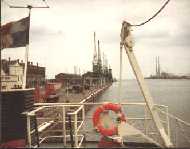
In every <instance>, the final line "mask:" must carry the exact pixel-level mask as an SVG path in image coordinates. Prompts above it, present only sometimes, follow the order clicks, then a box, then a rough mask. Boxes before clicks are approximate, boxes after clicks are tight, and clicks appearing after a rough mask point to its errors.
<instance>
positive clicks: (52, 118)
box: [25, 102, 170, 148]
mask: <svg viewBox="0 0 190 149" xmlns="http://www.w3.org/2000/svg"><path fill="white" fill-rule="evenodd" d="M102 104H104V103H86V102H85V103H84V102H81V103H37V104H35V106H36V108H37V109H35V110H33V111H30V112H27V113H25V114H26V116H27V138H28V146H29V147H36V145H34V144H32V133H34V130H31V128H30V118H31V116H34V115H36V116H37V121H38V133H39V137H40V140H39V144H42V143H43V142H44V141H46V140H47V139H50V138H62V142H63V146H64V147H66V146H68V144H67V143H68V141H69V140H70V142H71V143H72V140H71V134H68V131H70V130H71V129H73V131H74V132H73V133H72V137H73V143H74V146H73V147H77V148H79V147H81V145H82V143H83V140H84V139H85V138H84V134H80V130H81V128H82V127H83V126H84V124H85V107H86V106H92V105H102ZM120 104H121V105H123V107H124V106H142V107H145V105H146V104H145V103H144V102H133V103H132V102H131V103H129V102H125V103H124V102H123V103H120ZM155 107H156V108H158V107H159V109H161V108H164V109H165V111H166V112H168V107H167V106H164V105H155ZM73 108H74V110H73V111H72V112H71V111H70V110H71V109H73ZM46 109H48V111H49V113H50V114H49V115H48V112H47V111H46ZM144 109H146V108H144ZM52 110H54V111H53V112H52ZM42 111H46V112H44V113H45V114H47V115H48V117H46V116H45V115H44V116H43V117H38V113H39V112H42ZM144 113H145V115H144V117H129V116H128V118H127V119H128V120H133V121H138V120H141V121H142V120H143V121H144V124H145V125H144V126H145V127H144V132H145V134H147V136H148V135H149V134H151V135H158V133H152V132H149V131H148V125H146V124H147V123H148V121H149V120H151V118H150V116H148V115H146V112H144ZM68 116H70V117H71V124H72V126H73V128H68V127H67V125H68V124H69V121H68V120H67V119H66V118H67V117H68ZM163 123H164V124H165V125H166V128H167V133H168V134H170V127H169V121H168V118H167V117H166V118H165V121H163ZM60 124H61V125H62V128H61V129H58V130H56V129H54V128H51V127H50V126H55V125H59V126H60ZM43 132H47V133H48V132H51V133H55V132H59V134H58V135H57V134H56V135H52V134H51V133H49V134H48V135H45V136H44V134H43ZM68 138H70V139H68Z"/></svg>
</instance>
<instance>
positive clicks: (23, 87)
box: [9, 3, 49, 89]
mask: <svg viewBox="0 0 190 149" xmlns="http://www.w3.org/2000/svg"><path fill="white" fill-rule="evenodd" d="M46 5H47V3H46ZM9 7H10V8H28V9H29V26H28V27H29V29H28V32H27V41H28V43H27V45H26V51H25V64H24V74H23V83H22V89H25V88H26V87H27V85H26V83H27V68H28V55H29V39H30V38H29V35H30V14H31V9H32V8H49V6H48V5H47V6H45V7H33V6H31V5H27V6H26V7H23V6H11V5H10V6H9Z"/></svg>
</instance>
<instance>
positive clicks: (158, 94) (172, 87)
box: [87, 79, 190, 147]
mask: <svg viewBox="0 0 190 149" xmlns="http://www.w3.org/2000/svg"><path fill="white" fill-rule="evenodd" d="M146 82H147V84H148V87H149V89H150V92H151V95H152V97H153V99H154V103H155V104H161V105H167V106H168V107H169V113H171V114H173V115H175V116H177V117H178V118H180V119H182V120H184V121H186V122H190V116H189V114H190V80H185V79H184V80H183V79H179V80H174V79H172V80H169V79H153V80H151V79H148V80H146ZM118 89H119V82H114V83H113V85H112V86H110V87H109V89H107V90H106V91H105V92H104V93H103V94H102V95H101V96H100V97H99V98H98V99H97V102H104V101H108V102H119V90H118ZM120 100H121V101H125V102H126V101H128V102H143V96H142V94H141V92H140V88H139V86H138V84H137V81H136V80H124V81H122V91H121V94H120ZM95 108H96V107H95V106H94V107H93V108H92V109H91V110H90V111H89V112H88V114H87V116H92V113H93V112H94V110H95ZM123 110H124V111H125V113H126V115H130V116H131V114H134V115H133V116H137V115H138V116H142V113H143V112H142V110H143V109H141V108H133V107H131V108H125V107H124V108H123ZM87 121H88V123H92V122H90V120H87ZM174 122H175V121H174V120H172V119H171V120H170V125H171V126H170V130H171V138H172V140H173V141H175V142H174V143H176V144H177V146H179V147H184V146H185V147H187V146H189V145H190V144H189V143H188V141H187V140H186V139H187V136H190V127H185V126H182V127H183V128H184V130H185V132H186V133H187V134H185V135H186V136H185V137H184V136H183V135H184V134H183V132H180V130H179V129H178V130H177V132H176V131H175V129H176V124H174ZM88 127H89V128H90V127H92V125H91V124H90V125H89V126H88ZM92 138H93V136H92ZM176 139H177V141H176Z"/></svg>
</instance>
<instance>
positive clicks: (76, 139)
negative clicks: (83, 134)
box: [74, 113, 78, 147]
mask: <svg viewBox="0 0 190 149" xmlns="http://www.w3.org/2000/svg"><path fill="white" fill-rule="evenodd" d="M77 121H78V119H77V113H75V115H74V133H75V147H78V136H77V134H78V133H77Z"/></svg>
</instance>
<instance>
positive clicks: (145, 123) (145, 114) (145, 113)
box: [144, 106, 148, 135]
mask: <svg viewBox="0 0 190 149" xmlns="http://www.w3.org/2000/svg"><path fill="white" fill-rule="evenodd" d="M147 118H148V114H147V110H146V106H145V107H144V129H145V135H147V134H148V130H147V123H148V122H147V121H148V120H147Z"/></svg>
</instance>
